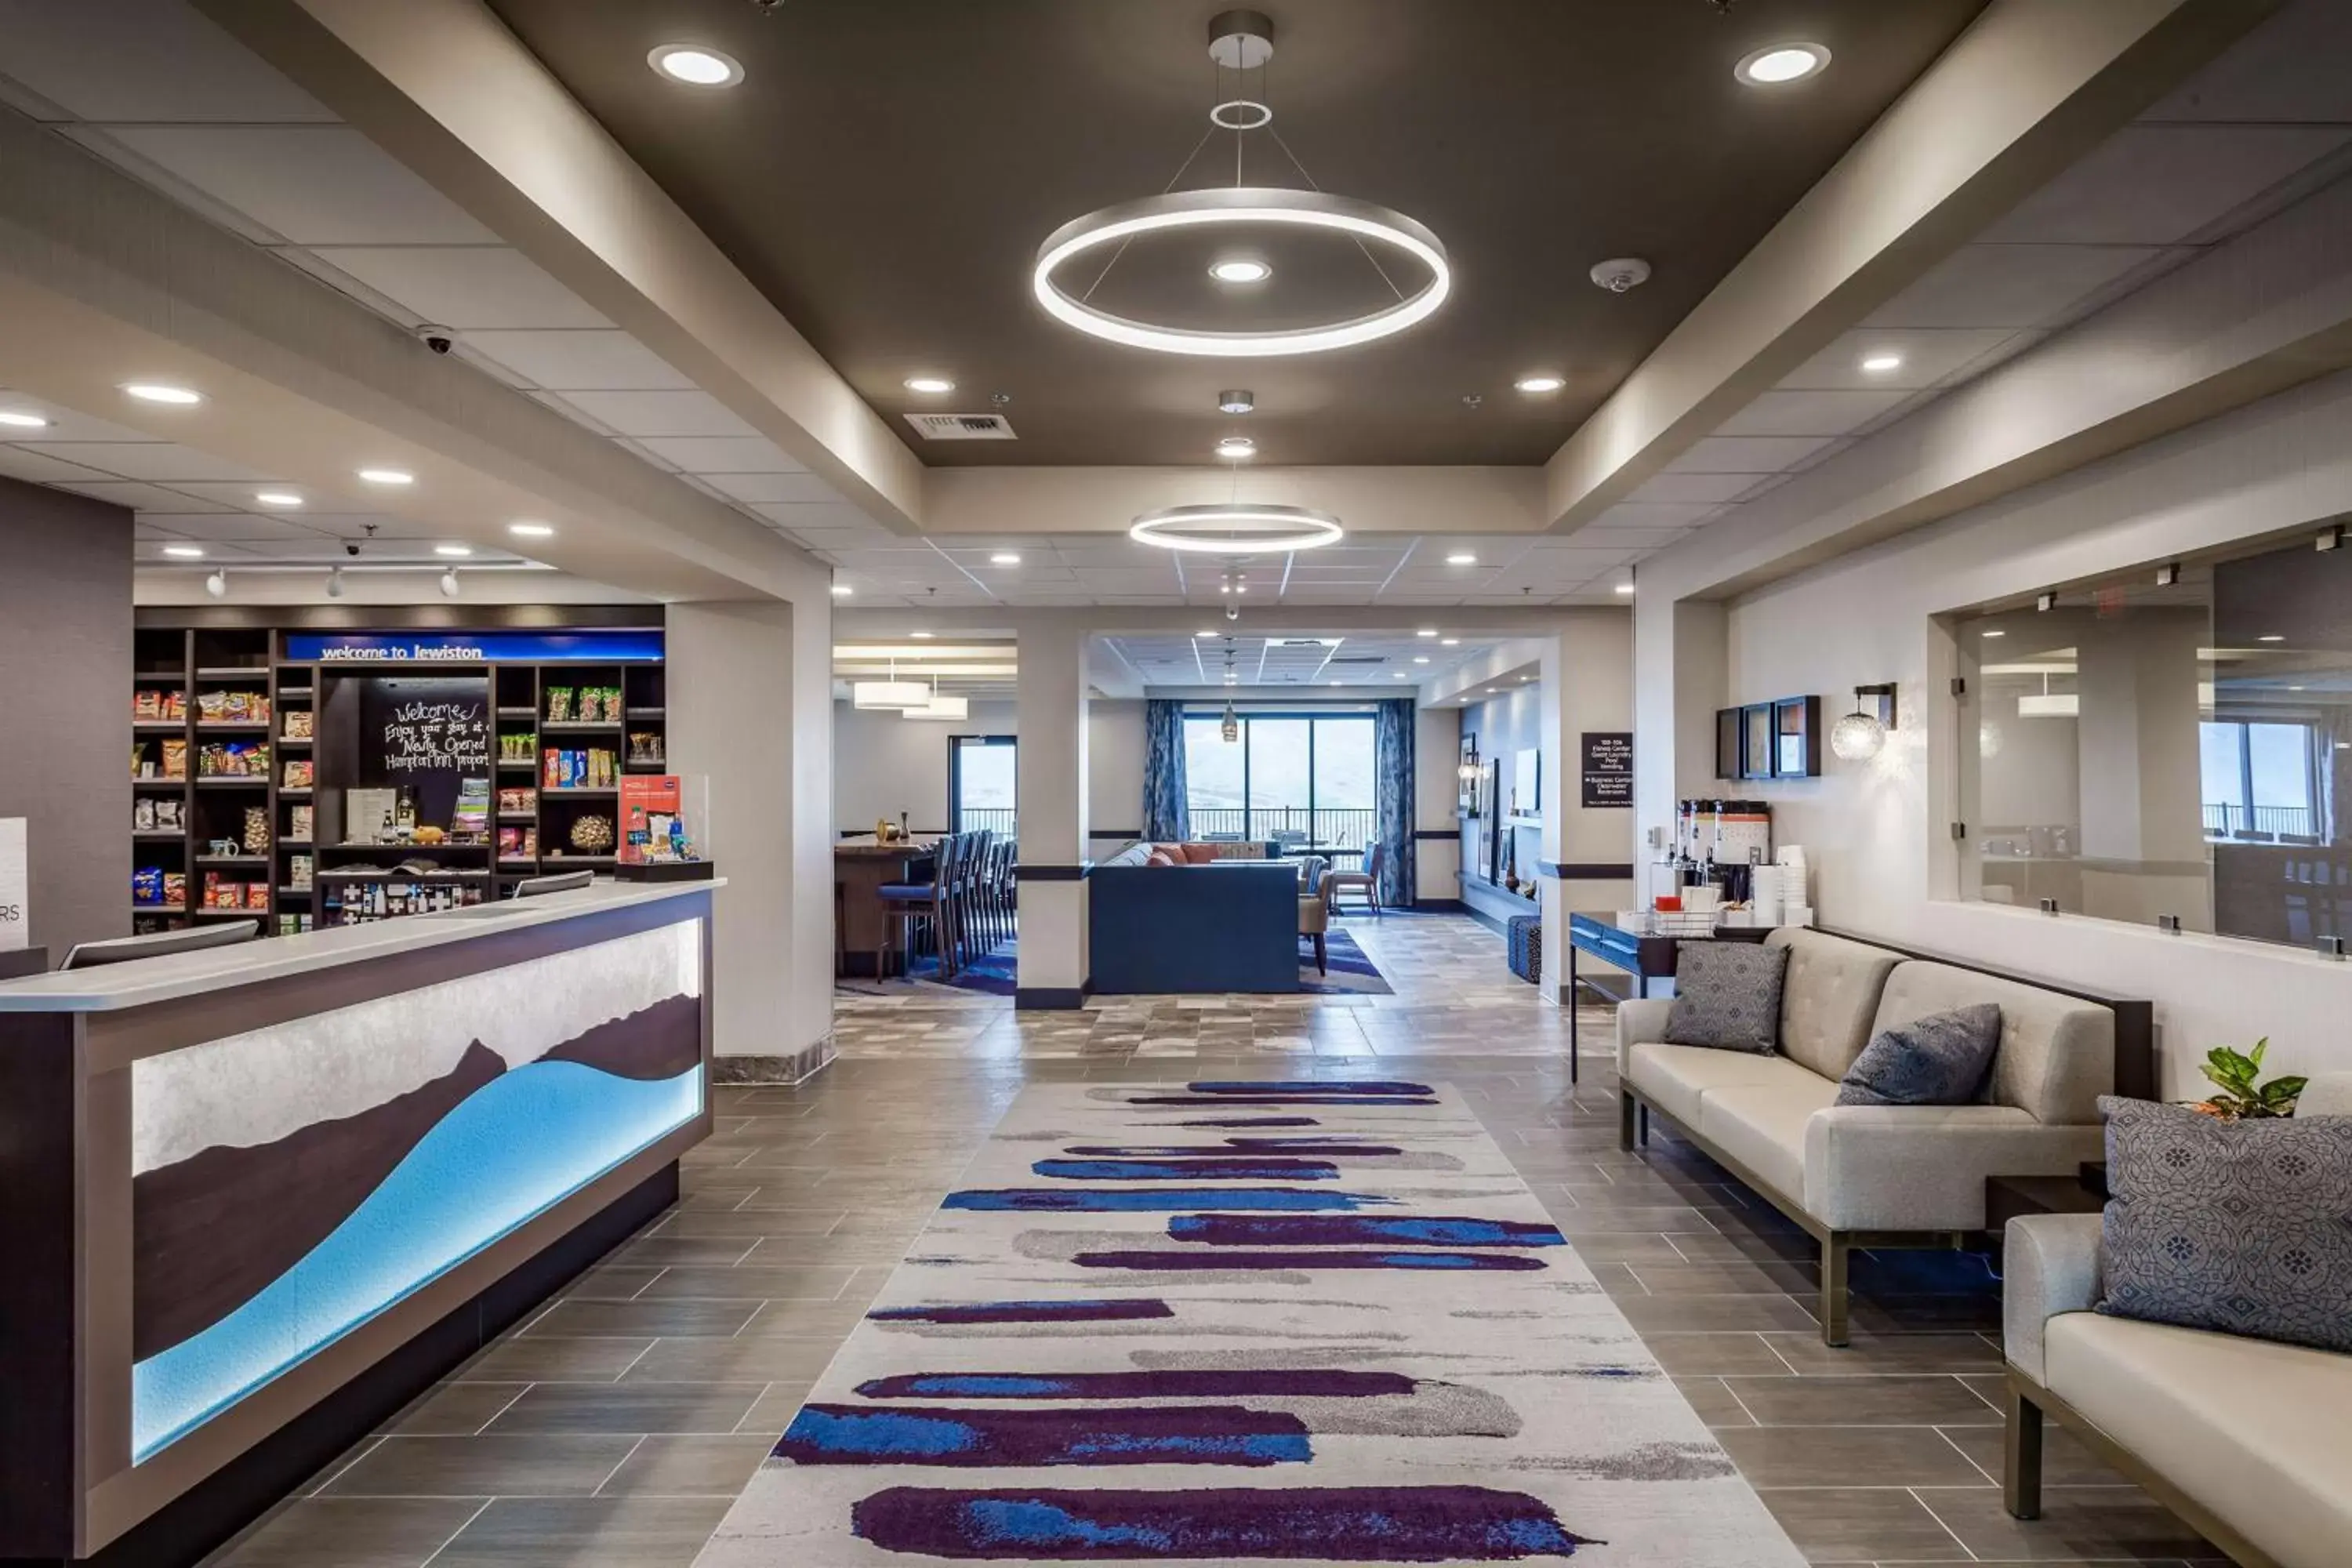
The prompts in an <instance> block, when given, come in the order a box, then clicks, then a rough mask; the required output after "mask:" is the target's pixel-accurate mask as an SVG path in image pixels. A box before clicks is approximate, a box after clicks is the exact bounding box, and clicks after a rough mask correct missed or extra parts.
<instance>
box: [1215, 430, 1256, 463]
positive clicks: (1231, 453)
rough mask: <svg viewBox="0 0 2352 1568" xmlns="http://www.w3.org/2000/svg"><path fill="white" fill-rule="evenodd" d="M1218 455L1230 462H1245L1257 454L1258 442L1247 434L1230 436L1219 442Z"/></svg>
mask: <svg viewBox="0 0 2352 1568" xmlns="http://www.w3.org/2000/svg"><path fill="white" fill-rule="evenodd" d="M1217 456H1218V457H1220V458H1224V459H1226V460H1227V461H1229V462H1234V463H1239V462H1244V461H1246V460H1247V459H1249V458H1255V457H1256V456H1257V443H1256V442H1255V441H1253V440H1251V439H1250V438H1249V437H1246V436H1228V437H1225V438H1224V439H1223V440H1222V441H1220V442H1218V443H1217Z"/></svg>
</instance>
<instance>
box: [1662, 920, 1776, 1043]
mask: <svg viewBox="0 0 2352 1568" xmlns="http://www.w3.org/2000/svg"><path fill="white" fill-rule="evenodd" d="M1788 969H1789V950H1788V949H1787V948H1785V947H1767V946H1765V945H1764V944H1763V943H1762V942H1684V943H1682V944H1681V947H1680V950H1679V952H1678V953H1677V955H1676V958H1675V1005H1674V1008H1673V1010H1672V1011H1671V1012H1669V1013H1668V1014H1667V1015H1666V1044H1668V1045H1670V1046H1712V1047H1715V1048H1716V1049H1717V1050H1725V1051H1758V1052H1769V1051H1770V1050H1771V1049H1772V1048H1773V1047H1775V1046H1776V1045H1778V1044H1779V1043H1780V982H1781V980H1782V979H1783V978H1784V977H1785V976H1786V975H1787V973H1788Z"/></svg>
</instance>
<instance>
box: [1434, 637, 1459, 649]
mask: <svg viewBox="0 0 2352 1568" xmlns="http://www.w3.org/2000/svg"><path fill="white" fill-rule="evenodd" d="M1437 646H1438V647H1461V646H1462V639H1461V638H1460V637H1446V638H1444V639H1443V640H1441V641H1440V642H1439V643H1438V645H1437Z"/></svg>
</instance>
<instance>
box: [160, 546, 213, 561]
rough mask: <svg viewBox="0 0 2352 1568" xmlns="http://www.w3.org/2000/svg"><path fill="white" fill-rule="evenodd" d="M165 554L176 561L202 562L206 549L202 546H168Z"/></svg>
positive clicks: (164, 548)
mask: <svg viewBox="0 0 2352 1568" xmlns="http://www.w3.org/2000/svg"><path fill="white" fill-rule="evenodd" d="M163 553H164V554H166V555H168V556H170V557H171V558H172V559H173V560H174V561H202V560H203V559H204V558H205V547H204V546H203V545H201V544H166V545H165V546H163Z"/></svg>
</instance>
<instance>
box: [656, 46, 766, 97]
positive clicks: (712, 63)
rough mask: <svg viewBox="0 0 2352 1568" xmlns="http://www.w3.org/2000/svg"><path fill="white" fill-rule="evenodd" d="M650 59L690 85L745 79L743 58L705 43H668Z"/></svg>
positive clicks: (718, 84) (729, 83) (726, 84)
mask: <svg viewBox="0 0 2352 1568" xmlns="http://www.w3.org/2000/svg"><path fill="white" fill-rule="evenodd" d="M646 64H647V65H649V66H651V67H653V68H654V69H656V70H657V71H659V72H661V74H662V75H664V76H666V77H667V78H669V79H670V80H672V81H682V82H684V83H686V85H687V86H688V87H733V86H734V85H735V84H736V83H737V82H739V81H741V80H742V79H743V65H742V62H741V61H740V60H738V59H736V58H735V57H734V56H732V55H726V54H721V53H719V51H718V50H717V49H714V48H709V47H705V46H703V45H701V44H664V45H662V46H661V47H659V48H656V49H655V50H654V51H653V52H651V53H650V54H648V55H646Z"/></svg>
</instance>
